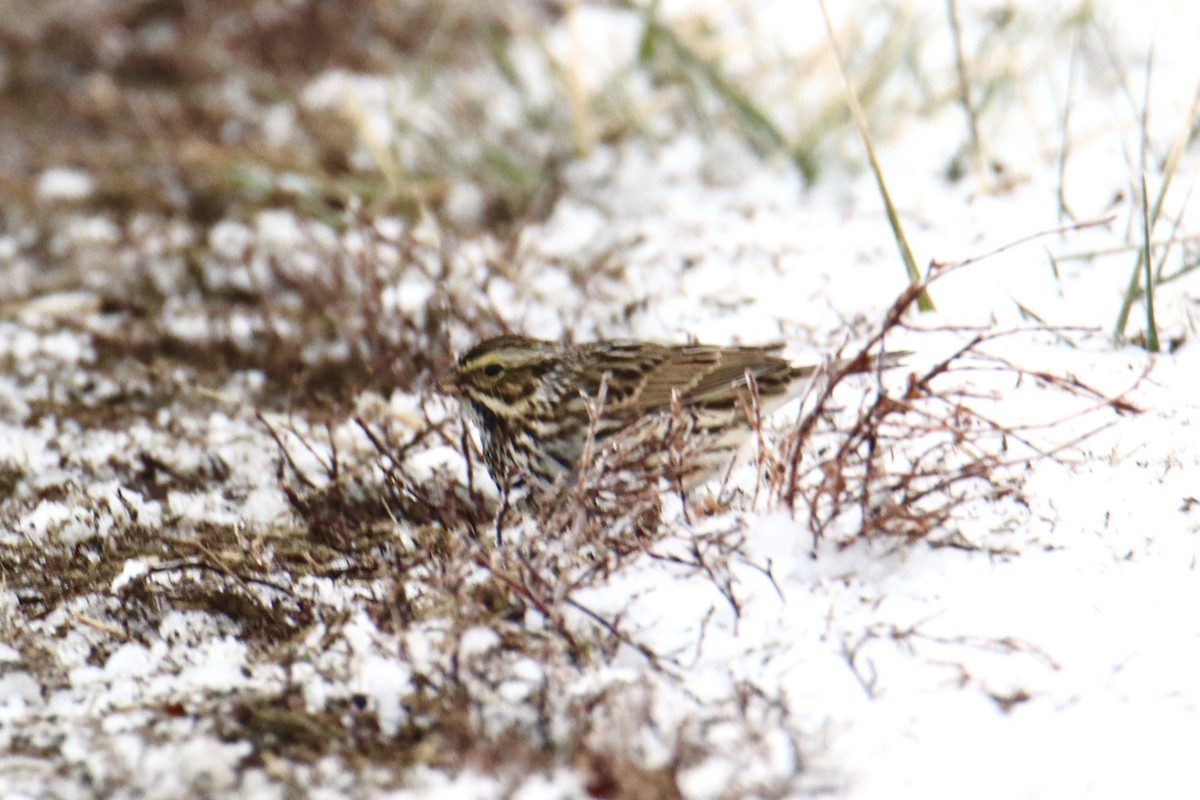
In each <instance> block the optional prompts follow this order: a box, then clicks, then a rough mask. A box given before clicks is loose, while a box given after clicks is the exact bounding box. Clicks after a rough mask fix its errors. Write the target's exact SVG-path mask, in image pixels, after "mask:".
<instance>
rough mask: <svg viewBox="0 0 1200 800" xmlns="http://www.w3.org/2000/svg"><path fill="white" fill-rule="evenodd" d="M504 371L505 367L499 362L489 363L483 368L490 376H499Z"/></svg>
mask: <svg viewBox="0 0 1200 800" xmlns="http://www.w3.org/2000/svg"><path fill="white" fill-rule="evenodd" d="M502 372H504V367H502V366H500V365H499V364H488V365H487V366H486V367H484V368H483V374H484V375H486V376H488V377H489V378H499V377H500V373H502Z"/></svg>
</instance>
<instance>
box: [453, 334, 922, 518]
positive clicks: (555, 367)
mask: <svg viewBox="0 0 1200 800" xmlns="http://www.w3.org/2000/svg"><path fill="white" fill-rule="evenodd" d="M781 348H782V345H776V346H768V347H716V346H709V345H663V344H652V343H648V342H639V341H628V340H615V341H601V342H591V343H587V344H576V345H564V344H558V343H556V342H547V341H541V340H538V339H530V338H528V337H525V336H498V337H496V338H493V339H488V340H486V341H484V342H481V343H479V344H477V345H475V346H474V347H472V348H471V349H470V350H468V351H467V352H466V353H464V354H463V355H462V356H461V357H460V358H459V359H458V363H457V365H456V366H455V367H454V369H453V370H452V371H451V372H450V373H449V374H448V375H447V376H446V377H445V378H443V379H442V381H441V383H440V384H439V389H440V391H442V392H443V393H445V394H449V395H452V396H455V397H457V398H458V399H459V401H460V403H461V404H462V407H463V409H464V411H465V412H466V416H467V417H468V418H469V419H470V420H471V422H472V423H473V424H474V425H475V427H476V428H477V429H478V432H479V436H480V440H481V441H482V444H483V458H484V461H486V462H487V467H488V471H489V472H490V473H491V475H492V479H493V480H494V481H495V482H496V485H497V486H499V487H500V488H501V490H508V489H517V488H524V489H533V490H534V492H533V495H531V498H532V497H533V496H536V494H537V493H538V492H543V493H544V492H545V491H547V490H549V489H550V488H551V487H553V486H555V485H557V484H558V483H559V481H561V480H562V479H567V480H569V479H570V478H571V477H572V476H573V475H574V474H575V472H576V470H577V469H578V468H579V467H580V461H581V459H582V458H583V456H584V451H585V448H586V447H587V446H588V441H589V436H590V432H591V431H592V430H594V439H593V444H594V445H595V448H596V450H597V451H598V450H600V449H601V448H603V447H604V446H605V445H606V444H607V443H609V442H610V441H613V440H614V438H615V437H617V435H618V434H620V433H621V432H623V431H625V430H627V429H629V428H631V427H632V426H633V425H634V424H635V423H637V422H639V421H641V420H654V419H656V418H657V419H661V420H662V421H663V422H664V425H663V426H662V427H661V431H662V432H663V434H664V435H665V433H666V430H667V425H668V424H673V422H674V421H675V420H680V421H681V422H682V423H683V424H684V425H685V427H686V429H687V432H689V433H694V434H697V435H699V436H702V437H704V439H702V440H701V441H702V442H703V444H702V447H701V448H700V453H701V456H700V458H699V461H698V463H697V464H695V465H693V468H692V471H691V472H690V473H689V475H690V481H689V482H691V483H695V482H698V481H700V480H703V479H705V478H707V477H711V476H712V475H714V474H716V473H718V472H719V471H720V470H722V469H723V468H725V467H726V466H727V465H728V464H729V463H730V459H731V457H732V456H733V454H734V452H735V451H736V450H737V449H738V447H739V446H740V445H741V444H742V443H743V442H744V441H745V440H746V439H747V438H748V436H749V434H750V431H751V427H750V423H749V421H748V419H747V413H746V410H747V409H748V408H749V404H750V403H751V402H752V400H751V398H752V397H755V398H757V402H758V404H759V408H758V412H759V413H760V414H762V415H763V416H765V415H766V414H768V413H770V412H771V411H773V410H774V409H775V408H777V407H779V406H780V405H782V404H783V403H785V402H787V401H788V400H789V399H791V398H793V397H795V396H797V395H798V394H799V393H800V392H802V391H803V390H804V388H805V387H806V386H807V385H808V382H809V380H810V379H811V378H812V377H813V376H814V375H815V374H817V373H818V372H819V371H821V370H822V369H826V370H830V371H836V370H840V369H847V370H848V371H850V372H869V371H872V370H875V369H879V368H883V367H891V366H895V365H896V364H897V363H899V361H900V359H901V358H902V357H903V356H904V355H907V354H906V353H885V354H883V356H882V357H880V358H870V357H868V356H866V355H862V356H860V357H859V358H856V359H847V360H843V361H835V362H832V363H829V364H825V365H808V366H797V365H793V364H792V363H790V362H789V361H787V360H786V359H784V358H782V357H781V356H779V355H777V351H778V350H780V349H781ZM751 381H753V390H752V391H751V388H750V384H751ZM602 387H603V388H602ZM589 408H590V409H591V411H590V413H589ZM592 415H595V417H596V419H595V422H594V423H593V422H592Z"/></svg>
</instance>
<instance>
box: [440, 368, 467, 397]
mask: <svg viewBox="0 0 1200 800" xmlns="http://www.w3.org/2000/svg"><path fill="white" fill-rule="evenodd" d="M433 390H434V391H435V392H437V393H438V394H444V395H446V396H448V397H461V396H462V382H461V381H460V380H459V379H458V370H456V369H455V368H454V367H451V368H450V369H448V370H446V371H445V372H443V373H442V374H441V375H439V376H438V379H437V382H436V383H434V385H433Z"/></svg>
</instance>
